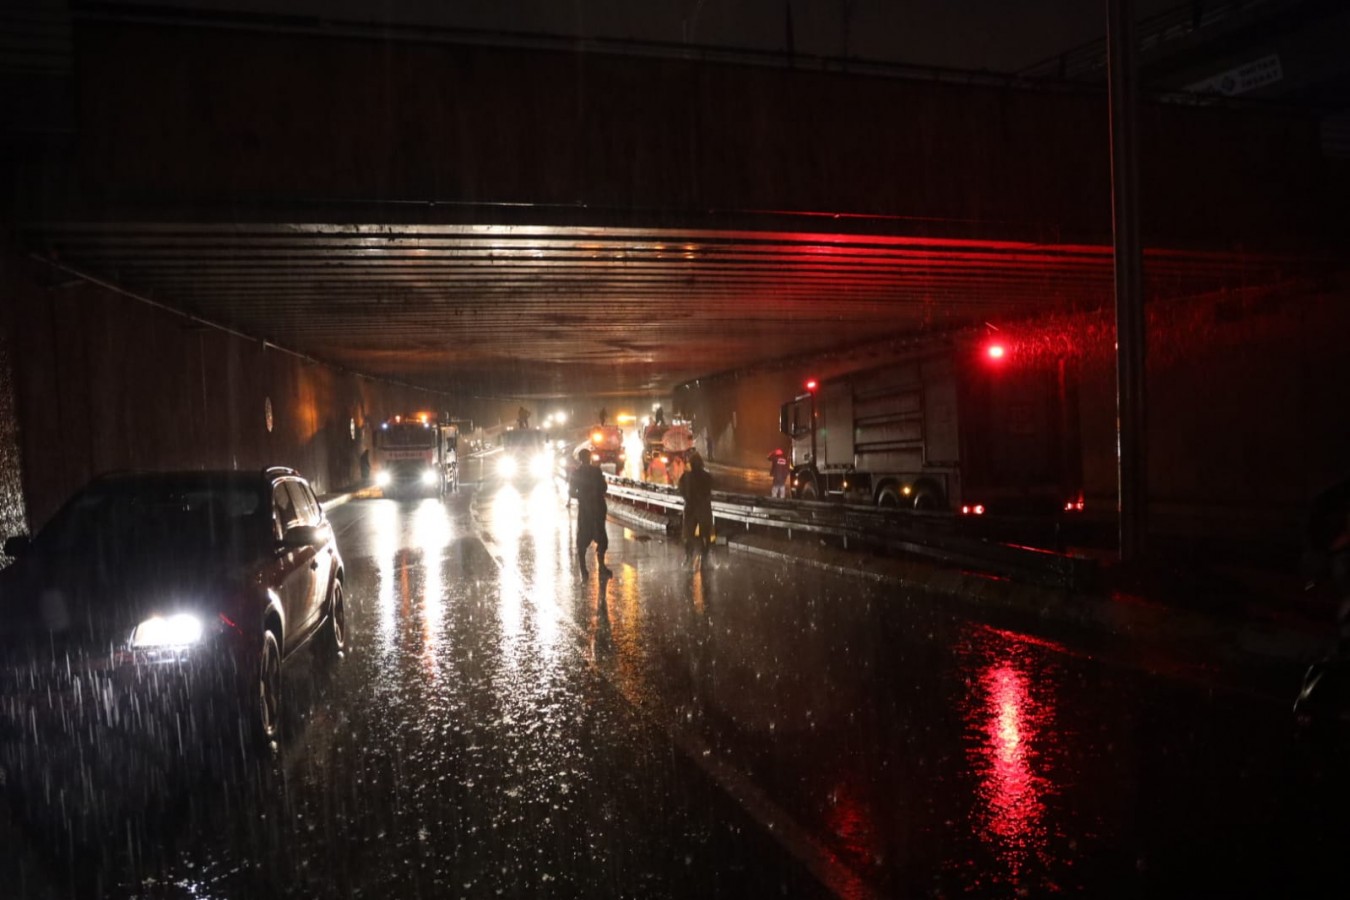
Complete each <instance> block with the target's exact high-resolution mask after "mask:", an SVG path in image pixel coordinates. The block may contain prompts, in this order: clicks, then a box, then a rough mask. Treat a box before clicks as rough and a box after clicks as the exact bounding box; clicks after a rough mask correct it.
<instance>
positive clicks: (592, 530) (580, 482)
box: [567, 447, 614, 579]
mask: <svg viewBox="0 0 1350 900" xmlns="http://www.w3.org/2000/svg"><path fill="white" fill-rule="evenodd" d="M577 461H578V462H579V463H580V465H578V466H577V468H576V470H575V471H573V472H572V475H571V477H570V478H568V480H567V494H568V496H569V497H575V498H576V501H577V565H578V567H579V568H580V569H581V577H582V578H585V577H586V574H587V573H586V550H587V548H588V547H590V545H591V542H592V541H594V542H595V563H596V566H597V567H598V568H599V570H600V577H601V578H602V579H605V578H609V577H610V576H611V575H613V574H614V573H613V572H611V571H610V570H609V567H608V566H606V565H605V551H606V550H608V549H609V535H608V534H606V533H605V514H606V513H607V512H608V506H607V505H606V503H605V494H606V493H608V491H609V485H607V484H605V476H604V475H603V474H602V473H601V472H600V470H599V469H597V468H596V467H595V466H593V465H591V451H590V450H589V449H588V448H586V447H582V448H581V450H580V451H579V452H578V453H577Z"/></svg>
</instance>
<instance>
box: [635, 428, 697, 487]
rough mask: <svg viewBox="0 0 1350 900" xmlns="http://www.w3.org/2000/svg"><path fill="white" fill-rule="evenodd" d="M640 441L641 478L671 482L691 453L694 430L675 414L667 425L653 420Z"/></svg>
mask: <svg viewBox="0 0 1350 900" xmlns="http://www.w3.org/2000/svg"><path fill="white" fill-rule="evenodd" d="M642 444H643V449H642V477H643V478H644V479H646V480H648V481H667V482H669V483H671V484H674V483H676V482H678V481H679V475H678V474H677V472H678V471H683V470H684V467H685V466H686V465H687V464H688V461H689V456H690V454H691V453H693V450H694V429H693V426H692V425H691V424H690V423H689V422H686V421H685V420H683V419H680V418H678V417H677V418H675V419H674V420H672V421H671V423H670V424H669V425H666V424H664V423H661V424H658V423H656V422H653V423H651V424H650V425H648V426H647V428H646V429H645V430H644V431H643V434H642ZM653 472H655V473H656V475H655V476H654V475H653Z"/></svg>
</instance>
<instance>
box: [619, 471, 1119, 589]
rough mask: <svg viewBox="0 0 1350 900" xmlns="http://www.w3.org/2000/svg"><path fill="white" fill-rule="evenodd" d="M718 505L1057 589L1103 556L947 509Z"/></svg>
mask: <svg viewBox="0 0 1350 900" xmlns="http://www.w3.org/2000/svg"><path fill="white" fill-rule="evenodd" d="M605 478H606V480H607V481H608V482H609V496H610V497H613V498H617V499H620V500H623V501H625V502H628V503H631V504H633V505H636V506H640V507H644V508H647V509H659V510H661V511H663V512H665V513H670V514H683V511H684V500H683V499H682V498H681V497H680V495H679V494H678V493H677V492H676V491H675V489H674V488H672V487H667V486H664V485H652V484H647V483H645V482H638V481H632V480H630V479H626V478H618V477H615V476H611V475H606V476H605ZM712 507H713V518H714V519H717V520H721V521H723V522H739V523H742V524H744V525H745V526H746V528H747V529H749V528H753V527H760V528H766V529H774V530H778V531H785V532H786V533H787V535H788V537H791V536H792V532H794V531H802V532H807V533H810V534H819V535H823V536H830V537H837V538H840V539H841V540H842V541H843V544H844V546H845V547H848V546H849V543H850V542H853V543H856V544H859V545H864V546H872V547H883V548H885V549H888V550H895V551H899V552H902V553H907V554H911V555H916V556H923V557H927V558H929V559H935V560H938V561H940V562H944V563H948V564H951V565H959V566H969V567H971V568H974V569H978V570H980V571H982V572H989V573H992V574H997V575H1004V576H1008V577H1011V578H1014V579H1017V580H1022V581H1032V582H1036V583H1040V584H1051V585H1054V586H1057V587H1067V588H1072V589H1077V588H1083V587H1086V586H1088V585H1089V584H1091V582H1092V581H1093V580H1094V579H1095V577H1096V572H1097V565H1096V561H1095V560H1093V559H1091V558H1088V557H1083V556H1075V555H1073V554H1067V553H1057V552H1055V551H1053V550H1044V549H1041V548H1038V547H1026V546H1021V545H1018V544H1010V543H1002V542H998V541H991V540H986V539H981V538H974V537H969V536H966V535H960V534H956V533H954V517H953V516H951V515H950V514H947V513H924V512H914V511H910V510H889V509H873V508H869V507H860V506H848V505H844V504H839V503H828V502H816V501H808V500H773V499H769V498H766V497H758V496H748V495H744V494H729V493H724V492H721V491H714V492H713V503H712Z"/></svg>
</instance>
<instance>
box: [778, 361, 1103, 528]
mask: <svg viewBox="0 0 1350 900" xmlns="http://www.w3.org/2000/svg"><path fill="white" fill-rule="evenodd" d="M779 428H780V430H781V431H782V433H783V434H784V435H786V436H787V437H788V438H790V439H791V441H792V458H791V462H792V485H793V490H794V492H795V495H796V496H797V497H799V498H802V499H826V498H835V499H842V500H844V501H847V502H865V503H872V504H875V505H878V506H883V507H909V508H912V509H917V510H950V511H953V512H955V513H958V514H965V515H976V516H982V515H985V514H986V513H999V514H1003V513H1011V514H1037V513H1043V512H1047V511H1054V512H1056V513H1062V512H1070V513H1073V512H1078V511H1081V510H1082V509H1083V494H1082V463H1081V447H1080V442H1079V428H1078V415H1077V386H1076V379H1075V378H1074V373H1073V371H1072V367H1071V366H1070V365H1069V364H1068V363H1067V362H1066V361H1065V360H1063V359H1052V358H1046V357H1045V356H1044V355H1043V354H1040V353H1035V352H1033V351H1032V349H1031V348H1020V347H1018V346H1017V345H1016V342H1015V341H1011V340H989V339H985V340H980V341H975V340H964V341H952V342H949V343H947V344H944V345H942V346H940V347H935V348H930V349H928V350H926V351H917V350H916V351H913V352H910V353H908V354H903V355H901V356H899V357H898V358H897V359H896V360H895V361H893V362H891V363H889V364H887V365H884V366H880V367H876V368H870V369H865V370H860V371H857V372H852V373H848V374H844V375H841V376H839V377H837V378H832V379H830V380H827V381H823V382H820V383H817V382H816V381H814V380H813V381H808V382H807V383H806V391H805V392H804V393H802V394H800V395H798V396H797V397H795V398H793V399H792V400H790V401H788V402H787V403H784V404H783V405H782V407H781V408H780V411H779Z"/></svg>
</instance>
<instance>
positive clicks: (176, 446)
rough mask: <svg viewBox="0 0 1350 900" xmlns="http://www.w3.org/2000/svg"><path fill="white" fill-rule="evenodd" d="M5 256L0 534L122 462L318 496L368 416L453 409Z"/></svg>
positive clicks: (426, 395) (447, 402) (338, 477)
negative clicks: (254, 478) (302, 487)
mask: <svg viewBox="0 0 1350 900" xmlns="http://www.w3.org/2000/svg"><path fill="white" fill-rule="evenodd" d="M2 259H3V262H0V290H2V291H3V294H4V302H3V304H0V305H2V306H3V309H4V313H3V316H0V334H3V342H0V356H3V355H5V351H7V356H8V360H7V361H8V365H3V364H0V373H2V374H0V377H3V379H4V382H3V383H0V413H3V412H4V411H5V410H4V408H3V407H4V402H5V400H4V398H5V396H6V389H8V393H9V395H10V396H11V397H12V400H13V410H14V415H10V416H4V417H3V418H4V421H5V423H6V426H7V430H0V533H2V534H3V535H4V536H9V535H11V534H14V533H18V532H20V531H23V530H26V528H34V527H38V526H40V525H41V524H42V523H43V522H45V521H46V520H47V519H48V518H49V517H50V516H51V515H52V513H54V512H55V511H56V509H57V508H58V507H59V505H60V504H61V503H62V502H63V501H64V500H65V499H66V498H67V497H68V496H70V494H71V493H73V492H74V491H75V490H76V489H77V488H79V487H80V486H81V485H83V484H84V483H85V482H86V481H88V480H89V479H90V478H91V477H93V476H95V475H97V474H99V473H102V472H108V471H113V470H118V469H173V468H185V469H203V468H226V469H241V470H248V469H260V468H263V467H265V466H269V465H285V466H292V467H294V468H296V469H298V470H299V471H300V472H301V473H302V474H304V475H305V476H306V477H307V478H308V479H309V480H310V481H311V482H312V483H313V484H314V486H315V489H316V490H317V491H318V492H319V493H324V492H329V491H335V490H338V489H340V488H343V487H346V486H349V485H351V484H353V483H355V482H356V481H357V479H358V478H359V458H360V454H361V450H362V448H363V447H364V446H366V441H367V440H368V432H367V431H366V430H365V426H366V425H367V423H370V422H378V421H381V420H382V419H384V418H386V417H388V416H390V415H394V414H398V413H406V412H409V411H413V410H418V409H428V408H430V409H437V410H439V409H448V410H451V411H455V407H454V403H455V400H454V398H452V397H447V396H445V395H442V394H436V393H433V392H430V391H424V390H419V389H415V388H410V387H406V386H402V385H397V384H390V383H385V382H380V381H375V380H372V379H368V378H365V377H362V376H359V375H355V374H353V373H349V372H343V371H339V370H337V369H334V368H332V367H329V366H326V365H322V364H320V363H316V362H312V361H309V360H306V359H303V358H301V357H298V356H295V355H293V354H291V353H288V352H285V351H283V350H278V349H276V348H274V347H269V346H265V345H264V344H263V343H262V342H260V341H258V340H252V339H248V338H243V337H238V336H235V335H233V334H230V333H228V332H226V331H223V330H220V329H217V328H213V327H210V326H205V325H198V324H194V323H192V322H191V321H189V320H188V319H186V318H184V317H182V316H179V315H175V314H173V313H170V312H167V311H164V310H161V309H157V308H155V307H153V306H150V305H148V304H146V303H143V302H140V301H138V300H135V299H132V298H129V297H126V296H123V295H121V294H119V293H116V292H114V291H111V290H107V289H105V288H102V287H99V286H97V285H93V284H88V283H85V282H78V281H74V282H72V281H59V279H61V278H63V276H60V275H59V274H57V273H55V272H54V271H53V270H50V269H47V268H46V267H44V266H41V265H39V264H36V263H33V262H30V261H29V260H27V259H23V258H20V257H17V256H13V255H9V256H5V257H3V258H2ZM54 277H55V279H57V280H58V281H57V282H56V283H54ZM4 361H5V360H3V359H0V363H3V362H4ZM269 399H270V403H271V410H272V428H271V430H269V429H268V427H267V421H266V414H265V409H266V406H267V403H268V401H269ZM456 414H458V413H457V412H456ZM15 421H17V423H18V426H17V429H15V428H14V426H13V423H14V422H15ZM353 426H355V428H356V437H355V438H353V437H352V428H353ZM20 486H21V492H20V496H18V497H16V496H15V493H16V490H17V489H18V488H19V487H20Z"/></svg>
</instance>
